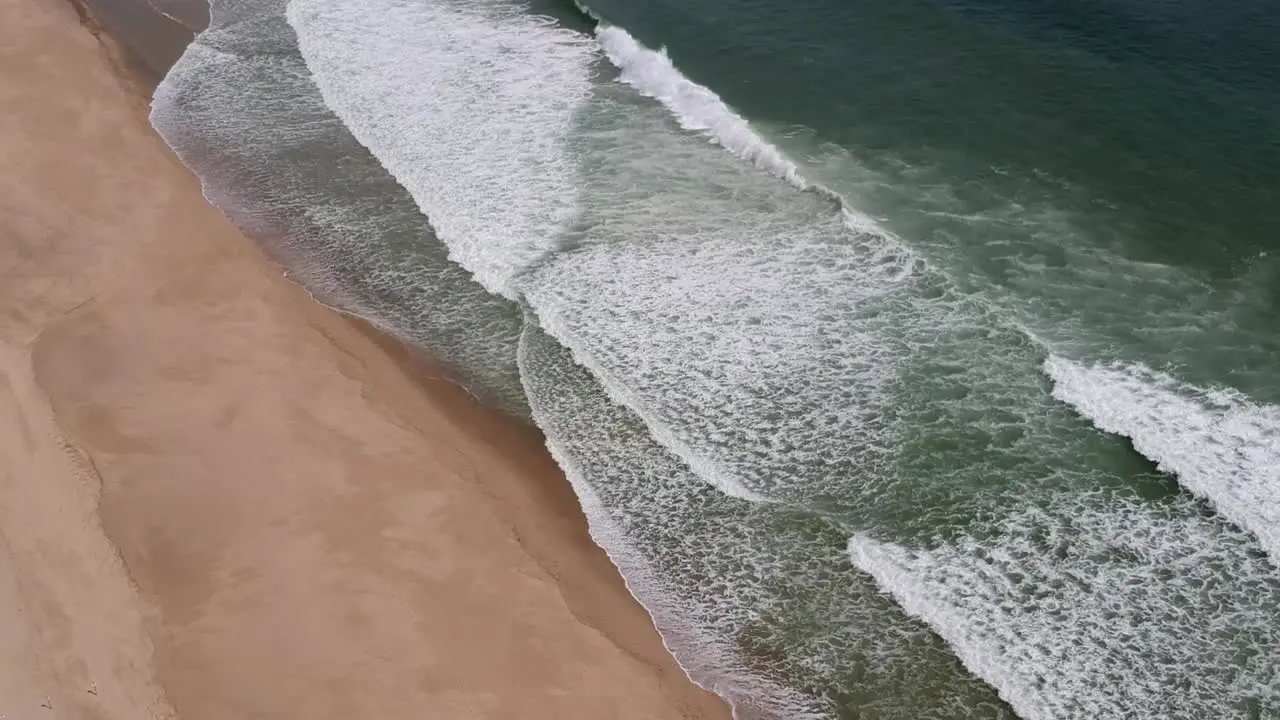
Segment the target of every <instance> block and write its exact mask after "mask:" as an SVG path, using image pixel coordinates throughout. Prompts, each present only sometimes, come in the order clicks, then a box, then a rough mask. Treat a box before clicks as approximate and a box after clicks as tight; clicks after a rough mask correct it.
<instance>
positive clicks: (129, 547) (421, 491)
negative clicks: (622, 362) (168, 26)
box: [0, 0, 728, 720]
mask: <svg viewBox="0 0 1280 720" xmlns="http://www.w3.org/2000/svg"><path fill="white" fill-rule="evenodd" d="M93 29H94V28H93V27H92V22H90V24H89V26H86V25H85V24H83V23H82V17H80V16H78V14H77V12H76V11H75V9H74V8H73V7H72V6H71V5H68V4H65V3H61V2H54V1H53V0H8V1H7V2H5V3H3V4H2V5H0V158H3V159H4V168H5V171H4V173H3V174H0V716H3V717H5V718H9V719H11V720H28V719H29V718H37V719H38V718H44V717H49V718H94V719H102V720H114V719H120V720H124V719H128V720H138V719H139V718H170V717H181V718H185V719H188V720H195V719H209V720H214V719H217V720H224V719H226V718H246V719H248V718H254V719H274V718H281V719H283V718H308V719H309V720H310V719H324V718H334V719H335V720H336V719H337V718H342V719H343V720H351V719H353V718H379V720H394V719H396V718H406V719H407V718H414V719H415V720H417V719H420V718H424V717H427V718H433V719H436V718H592V719H596V718H637V719H640V718H646V719H648V718H723V717H727V716H728V713H727V711H726V709H725V708H724V706H723V704H722V703H720V701H719V700H718V699H717V698H715V697H714V696H712V695H710V694H708V693H706V692H703V691H702V690H700V689H698V688H697V687H695V686H693V685H692V684H691V683H690V682H689V681H688V679H687V678H686V677H685V675H684V673H683V672H682V671H681V670H680V669H679V668H678V667H677V666H676V664H675V662H674V661H673V660H672V659H671V657H670V656H669V655H668V654H667V653H666V651H665V649H664V648H663V646H662V644H661V641H660V638H659V637H658V635H657V633H656V632H655V631H654V629H653V627H652V624H651V622H650V619H649V617H648V616H647V614H646V613H645V612H644V610H643V609H642V608H641V607H640V606H639V605H638V604H637V603H636V602H635V601H634V600H633V599H632V598H631V596H630V595H629V594H628V593H627V591H626V589H625V587H624V586H623V584H622V582H621V580H620V579H619V577H618V575H617V573H616V571H615V570H614V568H613V567H612V565H611V564H610V563H609V562H608V559H607V558H606V557H605V556H604V554H603V553H602V552H601V551H600V550H599V549H598V548H597V547H596V546H595V545H594V544H592V543H591V541H590V539H589V537H588V536H587V533H586V527H585V522H584V520H583V518H582V515H581V512H580V511H579V509H578V506H577V502H576V499H575V498H574V497H573V495H572V492H571V490H570V489H569V486H568V484H567V483H566V481H565V480H564V478H563V476H562V475H561V474H560V472H559V470H558V469H557V468H556V467H555V465H554V463H553V462H552V461H551V460H550V458H549V456H548V455H547V453H546V451H545V450H544V449H543V447H542V442H541V438H540V437H539V436H538V435H537V434H536V433H535V432H533V431H532V430H530V429H528V428H525V427H523V426H520V425H518V424H516V423H513V422H511V421H509V420H507V419H506V418H504V417H502V416H501V415H499V414H498V413H495V412H492V411H489V410H487V409H485V408H482V407H479V406H477V405H476V404H475V403H474V402H473V401H472V400H471V398H470V397H469V396H467V395H466V394H465V393H464V392H463V391H461V390H460V389H459V388H457V387H456V386H455V385H453V384H451V383H449V382H446V381H444V380H442V379H440V377H439V375H440V374H439V372H438V371H437V370H436V369H435V368H433V367H432V366H431V365H430V364H429V363H427V362H424V361H422V360H421V359H419V358H414V357H410V356H409V355H408V353H406V352H405V351H403V350H402V349H400V348H398V347H397V346H396V345H394V344H393V343H390V342H389V341H387V340H386V339H385V338H382V337H380V336H378V335H377V334H375V333H372V332H371V331H369V330H368V329H367V328H365V327H362V326H361V325H359V324H358V323H356V322H354V321H352V320H350V319H348V318H345V317H343V316H341V315H339V314H337V313H335V312H333V311H331V310H328V309H326V308H324V307H321V306H319V305H317V304H316V303H315V302H313V301H312V300H311V298H310V297H309V295H307V293H306V292H305V291H304V290H302V289H301V288H299V287H297V286H295V285H293V284H292V283H290V282H288V281H287V280H285V279H284V278H283V277H282V273H281V270H280V269H279V268H278V267H276V266H274V265H272V264H271V263H269V262H268V261H267V260H266V259H265V258H264V257H263V256H262V254H261V253H260V252H259V250H258V249H257V248H256V246H254V245H253V243H251V242H250V241H248V240H246V239H245V238H243V237H242V236H240V235H239V234H238V233H237V232H236V231H235V230H234V229H233V228H232V227H231V226H230V225H229V224H228V223H227V222H226V221H225V219H224V218H222V216H221V215H220V214H219V213H218V212H217V211H216V210H214V209H213V208H211V207H209V206H208V205H207V204H206V203H205V202H204V200H203V198H202V197H201V194H200V188H199V184H198V182H197V181H196V179H195V178H193V177H192V176H191V175H190V174H189V173H188V172H187V171H186V170H185V169H184V168H183V167H182V166H181V165H180V164H179V163H178V162H177V161H176V160H175V159H174V158H173V157H172V156H171V154H170V153H169V152H168V150H167V148H165V147H164V145H163V143H161V142H160V140H159V139H158V138H157V137H156V136H155V135H154V134H153V133H152V132H151V130H150V128H149V126H148V125H147V124H146V119H145V112H146V107H145V105H146V102H145V97H144V95H143V94H142V93H143V90H144V89H145V88H144V84H143V83H142V81H140V80H137V79H135V77H134V76H133V75H131V74H130V73H131V72H132V71H133V69H134V68H133V67H132V65H131V61H129V60H128V58H126V57H125V56H124V55H122V54H121V53H120V52H118V51H116V50H115V49H114V45H113V44H112V43H111V41H110V40H109V39H107V38H106V37H105V36H102V35H101V33H95V32H93Z"/></svg>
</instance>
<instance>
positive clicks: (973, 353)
mask: <svg viewBox="0 0 1280 720" xmlns="http://www.w3.org/2000/svg"><path fill="white" fill-rule="evenodd" d="M175 7H177V6H176V5H175ZM182 8H183V12H185V13H192V10H191V8H192V6H191V5H190V4H186V5H182ZM186 17H191V18H196V19H197V20H198V19H199V18H198V17H196V15H195V14H189V15H187V16H186ZM209 22H210V24H209V26H208V29H207V30H205V31H204V32H203V33H202V34H201V35H200V36H199V37H198V38H197V40H196V41H195V43H193V44H192V45H191V46H190V47H189V48H188V50H187V52H186V53H185V55H184V56H183V58H182V59H181V60H180V61H179V62H178V63H177V64H176V65H175V66H174V67H173V69H172V70H171V71H170V73H169V75H168V77H167V78H166V79H165V81H164V83H162V85H161V87H160V88H159V90H158V91H157V94H156V101H155V105H154V110H153V115H152V120H153V124H154V125H155V126H156V128H157V129H158V130H159V131H160V133H161V134H162V135H163V136H164V137H165V139H166V141H168V142H169V144H170V145H171V146H173V147H174V148H175V150H177V151H178V153H179V155H180V156H181V157H182V159H183V161H184V162H186V163H187V164H188V165H189V166H190V167H191V168H192V169H193V170H194V171H195V172H196V173H197V174H199V175H200V176H201V178H202V179H203V181H204V184H205V191H206V194H207V195H208V197H209V198H210V200H211V201H213V202H214V203H215V204H217V205H218V206H219V207H220V208H222V209H223V211H224V212H226V213H227V214H228V215H229V216H230V217H231V218H232V219H233V220H234V221H236V222H237V223H238V224H239V225H240V226H241V227H242V228H244V229H245V230H246V231H247V232H248V233H250V234H251V235H253V236H254V237H256V238H258V239H259V240H260V241H261V242H262V243H263V244H264V245H265V246H266V247H267V248H268V249H269V251H271V252H272V253H273V254H274V255H275V256H276V257H278V258H279V259H280V260H281V261H282V262H283V263H284V264H285V265H286V267H288V268H289V269H290V272H291V273H293V274H294V276H295V277H297V278H298V279H300V280H301V281H302V282H303V283H304V284H305V285H307V286H308V287H309V288H310V289H311V290H312V291H313V292H314V293H315V294H316V295H317V296H318V297H319V298H320V299H322V300H324V301H325V302H328V303H330V304H333V305H335V306H337V307H339V308H341V309H343V310H345V311H347V312H351V313H354V314H358V315H360V316H362V317H366V318H368V319H370V320H371V321H373V322H374V323H375V324H377V325H378V326H379V327H382V328H383V329H385V330H386V331H388V332H390V333H392V334H393V335H396V336H397V337H400V338H401V339H403V340H404V341H406V342H409V343H412V344H414V345H417V346H419V347H422V348H423V349H425V350H426V351H428V352H430V353H431V354H432V355H434V356H436V357H438V358H440V359H441V360H442V361H444V362H445V363H446V364H447V365H448V366H449V367H450V368H451V369H452V370H453V372H454V374H455V376H456V377H457V378H458V381H459V382H460V383H462V384H463V385H464V386H466V387H467V388H468V389H470V390H471V391H472V392H473V393H474V394H476V395H477V397H479V398H481V399H483V400H485V401H487V402H491V403H494V404H497V405H499V406H501V407H504V408H506V409H507V410H509V411H510V412H512V413H513V414H514V415H516V416H518V417H524V418H526V419H528V420H530V421H532V422H534V423H536V424H537V425H538V426H539V427H540V428H541V429H542V430H543V432H544V433H545V434H546V437H547V444H548V447H549V448H550V449H551V452H552V454H553V455H554V456H555V458H556V459H557V461H558V462H559V463H560V464H561V466H562V467H563V468H564V469H565V471H566V474H567V475H568V476H569V478H570V481H571V482H572V483H573V485H574V488H575V490H576V491H577V493H578V496H579V498H580V499H581V501H582V504H583V507H584V510H585V511H586V513H587V516H588V518H589V522H590V525H591V531H592V536H593V537H594V538H595V539H596V541H597V542H599V543H600V544H601V545H602V547H604V548H605V550H606V551H607V552H608V553H609V554H610V557H611V558H612V559H613V560H614V562H615V564H616V565H618V567H619V569H620V570H621V571H622V573H623V575H624V577H625V578H626V580H627V582H628V586H629V587H630V588H631V590H632V592H633V593H634V594H635V595H636V597H637V598H638V599H639V600H640V601H641V602H642V603H644V604H645V606H646V607H647V608H648V609H649V611H650V613H651V615H652V616H653V618H654V622H655V624H656V625H657V626H658V629H659V630H660V631H661V632H662V633H663V636H664V639H665V640H666V642H667V645H668V647H669V648H670V649H671V650H672V652H673V653H674V654H675V656H676V658H677V659H678V660H679V661H680V663H681V664H682V665H683V667H684V668H685V669H686V670H687V671H688V672H689V674H690V676H691V677H692V678H693V679H694V680H695V681H697V682H699V683H700V684H702V685H704V686H706V687H708V688H711V689H713V690H715V691H716V692H718V693H720V694H721V695H722V696H723V697H724V698H725V699H726V700H727V701H728V702H729V703H730V704H731V705H732V706H733V707H734V709H735V712H736V713H737V715H738V716H739V717H742V718H792V717H794V718H939V719H942V718H963V717H974V718H978V717H982V718H1000V717H1015V716H1016V717H1022V718H1205V717H1214V718H1265V717H1280V367H1278V366H1277V358H1280V294H1278V291H1277V287H1280V210H1277V207H1278V206H1277V201H1280V192H1278V188H1280V184H1278V183H1277V182H1276V180H1275V177H1276V176H1275V168H1276V167H1280V11H1277V10H1276V9H1273V8H1272V7H1271V6H1269V5H1266V4H1263V3H1260V2H1243V3H1238V4H1236V5H1234V6H1232V7H1230V8H1221V7H1217V6H1216V5H1214V4H1212V3H1209V2H1207V0H1179V2H1164V3H1151V2H1141V1H1139V0H1124V1H1122V2H1112V3H1107V4H1103V3H1089V2H1084V3H1072V4H1066V5H1064V4H1059V5H1053V6H1052V7H1046V6H1044V5H1043V4H1041V3H1032V2H1029V1H1026V0H966V1H965V2H959V1H949V0H930V1H924V0H908V1H907V2H902V3H892V4H884V3H869V2H863V1H861V0H842V1H840V2H836V0H805V1H804V2H800V3H795V2H792V3H782V2H777V1H776V0H700V1H699V2H697V3H688V2H683V3H675V2H669V1H668V0H644V1H642V2H638V1H636V0H632V1H631V2H627V3H617V2H612V1H611V0H596V2H593V3H591V4H590V5H578V6H575V5H573V4H571V3H569V2H567V0H566V1H565V2H560V1H557V0H537V1H536V2H533V3H522V2H516V1H513V0H360V1H359V2H357V1H356V0H216V1H215V2H214V3H213V4H212V6H211V8H210V12H209Z"/></svg>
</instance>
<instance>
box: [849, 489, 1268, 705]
mask: <svg viewBox="0 0 1280 720" xmlns="http://www.w3.org/2000/svg"><path fill="white" fill-rule="evenodd" d="M1178 504H1189V501H1187V502H1186V503H1175V504H1174V505H1173V506H1164V507H1157V506H1151V505H1139V504H1137V503H1129V502H1117V501H1116V500H1115V499H1114V498H1112V499H1104V498H1102V497H1100V496H1096V497H1090V496H1083V497H1079V498H1076V499H1075V500H1074V501H1068V500H1065V499H1063V500H1060V501H1059V502H1056V503H1051V504H1050V505H1049V506H1048V507H1045V508H1027V509H1025V510H1023V511H1021V512H1017V513H1013V514H1011V515H1009V516H1008V517H1006V518H1005V519H1004V520H1003V521H1002V522H1001V523H1000V524H999V525H998V526H997V527H996V528H995V529H994V530H995V531H994V532H993V533H990V534H986V535H984V536H982V537H973V536H966V537H962V538H960V539H958V540H956V541H953V542H947V543H943V544H941V545H940V546H938V547H933V548H929V549H909V548H907V547H903V546H901V545H897V544H894V543H891V542H883V541H879V540H876V539H874V538H873V537H871V536H869V535H856V536H854V537H853V538H852V539H851V540H850V542H849V551H850V555H851V557H852V559H853V562H854V564H855V565H857V566H858V567H859V568H861V569H863V570H864V571H866V572H868V573H870V574H871V575H872V576H873V577H874V578H875V579H876V582H877V583H878V584H879V585H880V586H881V587H883V588H884V589H885V590H887V591H888V592H890V593H891V594H892V595H893V597H894V598H895V599H896V600H897V601H898V602H899V603H900V604H901V605H902V607H903V608H905V609H906V610H907V612H909V613H911V614H913V615H916V616H918V617H920V618H921V619H923V620H924V621H925V622H927V623H928V624H929V625H930V626H932V627H933V628H934V630H935V631H937V633H938V634H939V635H941V636H942V637H943V638H944V639H945V640H946V641H947V642H948V643H949V644H950V645H951V646H952V647H953V648H954V649H955V652H956V654H957V655H958V656H959V657H960V659H961V661H962V662H963V663H964V664H965V665H966V666H967V667H968V668H969V669H970V670H971V671H973V672H974V673H975V674H977V675H978V676H980V677H982V678H983V679H985V680H986V681H987V682H989V683H991V684H992V685H993V686H994V687H995V688H996V689H997V690H998V691H999V692H1000V695H1001V696H1002V697H1003V698H1004V699H1005V700H1006V701H1008V702H1009V704H1010V705H1012V706H1013V708H1014V710H1015V711H1016V712H1017V713H1018V714H1019V715H1020V716H1021V717H1023V718H1025V720H1042V719H1044V720H1049V719H1051V718H1052V719H1056V720H1061V719H1063V718H1098V719H1103V718H1188V719H1189V718H1208V717H1212V718H1220V719H1223V720H1226V719H1227V718H1241V719H1242V720H1243V719H1245V718H1256V717H1263V716H1265V717H1270V715H1269V714H1268V713H1274V712H1276V711H1277V710H1278V709H1280V686H1277V685H1276V684H1275V678H1276V677H1280V656H1277V655H1276V654H1274V652H1272V649H1274V648H1275V647H1276V646H1277V643H1280V607H1277V601H1278V598H1280V595H1278V594H1277V591H1278V590H1280V577H1278V576H1277V573H1276V572H1275V570H1274V568H1272V567H1271V566H1270V565H1269V564H1268V563H1267V562H1266V561H1265V560H1263V559H1262V558H1261V557H1259V556H1258V554H1257V553H1256V552H1251V551H1250V545H1251V541H1250V539H1249V538H1248V537H1247V536H1246V535H1244V534H1243V533H1241V532H1240V531H1239V530H1237V529H1236V528H1233V527H1231V526H1229V525H1228V524H1226V523H1224V522H1221V521H1218V520H1215V519H1213V518H1205V517H1203V516H1198V515H1195V514H1193V512H1194V511H1193V510H1192V509H1191V508H1187V507H1177V505H1178Z"/></svg>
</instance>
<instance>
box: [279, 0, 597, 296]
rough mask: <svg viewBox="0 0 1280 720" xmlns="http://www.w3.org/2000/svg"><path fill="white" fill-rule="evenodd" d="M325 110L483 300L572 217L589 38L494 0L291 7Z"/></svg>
mask: <svg viewBox="0 0 1280 720" xmlns="http://www.w3.org/2000/svg"><path fill="white" fill-rule="evenodd" d="M288 17H289V22H290V24H292V25H293V27H294V29H295V30H296V31H297V34H298V44H299V47H300V48H301V50H302V53H303V56H304V57H305V58H306V61H307V65H308V67H309V68H310V69H311V72H312V75H313V77H314V79H315V82H316V85H317V86H318V87H319V88H320V91H321V93H322V94H323V95H324V98H325V101H326V102H327V103H328V105H329V107H330V108H332V109H333V111H334V112H335V113H337V115H338V116H339V117H340V118H342V120H343V122H345V123H346V125H347V127H349V128H350V129H351V131H352V133H353V134H354V135H355V136H356V137H357V138H359V139H360V141H361V142H362V143H364V144H365V145H366V146H367V147H369V148H370V149H371V150H372V151H373V153H374V154H375V155H376V156H377V157H378V158H379V160H381V161H382V163H383V164H384V165H385V166H386V167H387V169H388V170H390V171H391V174H392V175H394V176H395V177H396V179H397V180H398V181H399V182H400V184H401V185H403V186H404V187H405V188H406V189H408V190H409V192H410V194H412V195H413V197H414V199H415V200H416V201H417V203H418V205H419V207H421V208H422V210H423V211H424V212H425V213H426V214H427V216H428V218H430V220H431V224H432V226H433V227H434V229H435V231H436V234H437V235H439V237H440V238H441V239H442V240H444V242H445V243H446V244H447V245H448V246H449V249H450V253H451V257H452V258H453V259H454V260H455V261H456V262H458V263H459V264H461V265H462V266H463V267H465V268H467V269H468V270H470V271H471V272H472V273H474V274H475V276H476V278H477V279H478V280H479V281H480V282H481V283H482V284H483V285H484V286H485V287H486V288H488V289H489V290H490V291H492V292H495V293H499V294H502V295H506V296H508V297H514V290H513V288H512V287H511V281H512V278H513V277H514V276H515V275H516V274H517V273H518V272H519V271H520V270H521V269H522V268H524V267H526V266H528V265H530V264H532V263H533V262H535V261H536V260H537V258H539V257H540V256H541V255H542V254H544V253H545V252H546V251H547V250H548V249H549V248H550V247H551V244H552V243H553V241H554V238H555V237H556V235H557V234H558V233H559V231H560V230H561V228H562V227H563V226H564V225H565V224H566V223H567V222H568V221H569V220H570V219H572V218H573V217H574V216H575V215H576V214H577V212H578V209H577V207H576V205H575V202H574V198H575V196H576V194H575V192H574V190H575V186H574V182H573V177H572V175H573V168H572V167H571V166H570V165H569V163H568V160H567V157H566V153H565V150H564V147H563V146H564V144H565V140H566V136H567V135H568V134H569V132H570V130H571V129H572V125H573V116H574V113H575V111H576V109H577V108H578V106H579V105H580V104H581V103H582V102H583V100H584V99H585V98H586V97H587V95H588V93H589V92H590V87H591V86H590V76H589V67H590V64H591V62H592V61H593V59H594V58H595V56H596V53H597V49H596V46H595V44H594V43H593V42H592V41H591V39H590V38H588V37H586V36H583V35H581V34H579V33H575V32H572V31H569V30H566V29H563V28H560V27H557V26H556V25H555V24H554V23H552V22H551V21H549V20H547V19H545V18H538V17H534V16H531V15H529V14H527V13H526V12H525V11H524V9H523V8H521V7H519V6H518V5H516V4H513V3H506V2H497V1H494V0H476V1H475V2H468V3H456V2H450V1H449V0H438V1H434V2H412V3H406V2H398V1H396V0H366V1H362V2H350V1H349V0H293V2H290V3H289V7H288Z"/></svg>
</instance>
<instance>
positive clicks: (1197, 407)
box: [1045, 357, 1280, 561]
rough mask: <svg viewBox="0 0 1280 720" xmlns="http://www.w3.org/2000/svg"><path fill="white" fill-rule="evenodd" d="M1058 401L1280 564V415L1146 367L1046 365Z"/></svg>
mask: <svg viewBox="0 0 1280 720" xmlns="http://www.w3.org/2000/svg"><path fill="white" fill-rule="evenodd" d="M1045 372H1046V373H1048V375H1049V377H1050V378H1052V379H1053V381H1054V390H1053V394H1054V397H1056V398H1058V399H1059V400H1061V401H1063V402H1065V403H1068V404H1069V405H1071V406H1072V407H1074V408H1076V409H1077V410H1078V411H1080V413H1081V414H1083V415H1084V416H1085V417H1088V418H1089V419H1090V420H1092V421H1093V422H1094V424H1095V425H1097V426H1098V427H1099V428H1101V429H1103V430H1106V431H1107V432H1113V433H1116V434H1117V435H1123V436H1125V437H1127V438H1129V439H1130V440H1132V441H1133V445H1134V447H1135V448H1136V449H1137V450H1138V452H1140V453H1142V454H1143V455H1145V456H1147V457H1149V458H1151V459H1152V460H1153V461H1155V462H1156V463H1157V464H1158V465H1159V467H1160V469H1162V470H1164V471H1166V472H1169V473H1173V474H1176V475H1177V476H1178V482H1180V483H1181V484H1182V485H1183V486H1185V487H1186V488H1187V489H1189V490H1190V491H1191V492H1193V493H1195V494H1196V495H1197V496H1199V497H1202V498H1205V499H1206V500H1208V501H1209V502H1211V503H1213V506H1214V507H1215V508H1217V509H1218V511H1219V512H1221V513H1222V514H1223V516H1225V517H1226V518H1228V519H1230V520H1232V521H1233V522H1235V523H1237V524H1239V525H1240V526H1241V527H1243V528H1245V529H1247V530H1249V531H1250V532H1252V533H1253V534H1254V535H1255V536H1257V538H1258V540H1259V541H1260V542H1261V543H1262V546H1263V547H1264V548H1266V550H1267V553H1268V554H1270V556H1271V558H1272V559H1273V560H1274V561H1280V408H1277V407H1275V406H1271V405H1263V404H1259V403H1255V402H1252V401H1250V400H1249V399H1248V398H1246V397H1244V396H1243V395H1242V394H1241V393H1239V392H1229V391H1226V390H1216V391H1206V390H1201V389H1197V388H1193V387H1188V386H1187V385H1185V384H1183V383H1180V382H1178V381H1177V380H1176V379H1174V378H1172V377H1170V376H1169V375H1166V374H1164V373H1158V372H1155V371H1153V370H1150V369H1148V368H1144V367H1141V366H1137V367H1133V366H1128V367H1126V366H1109V367H1108V366H1092V367H1089V366H1085V365H1082V364H1080V363H1076V362H1072V361H1070V360H1066V359H1064V358H1060V357H1050V358H1049V359H1048V360H1046V361H1045Z"/></svg>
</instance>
